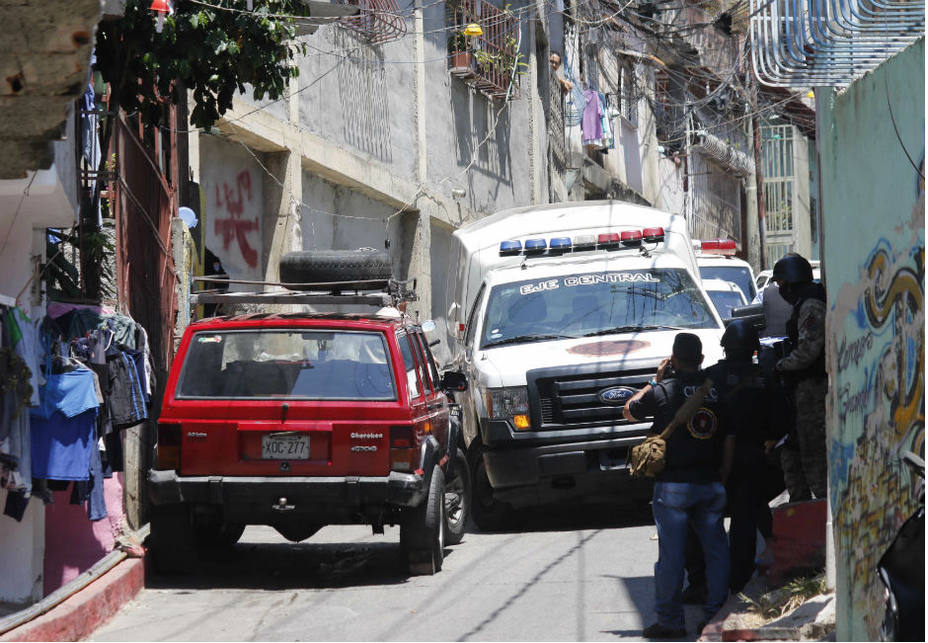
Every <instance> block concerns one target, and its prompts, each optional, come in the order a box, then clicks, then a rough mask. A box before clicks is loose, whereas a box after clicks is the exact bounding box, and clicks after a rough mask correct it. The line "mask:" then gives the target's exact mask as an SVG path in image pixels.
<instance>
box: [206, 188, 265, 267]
mask: <svg viewBox="0 0 928 643" xmlns="http://www.w3.org/2000/svg"><path fill="white" fill-rule="evenodd" d="M246 200H247V201H248V202H251V174H250V173H249V172H248V170H242V171H241V172H239V173H238V174H237V175H236V177H235V186H234V187H232V186H230V185H229V184H228V183H226V182H225V181H223V182H222V190H221V191H220V188H219V184H218V183H217V184H216V204H217V205H218V206H219V207H220V208H221V207H225V210H226V212H228V214H229V216H228V217H226V218H222V219H220V218H217V219H216V220H215V222H214V224H213V230H214V232H215V233H216V234H218V235H222V247H223V249H225V250H228V249H229V246H230V245H231V244H232V240H233V239H235V240H236V241H237V242H238V248H239V250H240V251H241V253H242V257H243V258H244V259H245V263H247V264H248V265H249V266H250V267H252V268H254V267H255V266H257V265H258V251H257V250H255V249H254V248H252V247H251V244H250V243H249V242H248V236H247V235H248V233H249V232H251V231H253V230H258V221H256V220H248V219H243V218H242V214H243V213H244V211H245V201H246Z"/></svg>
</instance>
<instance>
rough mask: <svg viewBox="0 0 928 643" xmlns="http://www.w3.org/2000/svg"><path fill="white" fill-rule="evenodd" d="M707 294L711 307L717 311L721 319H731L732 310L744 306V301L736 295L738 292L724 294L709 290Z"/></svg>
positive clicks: (721, 291) (722, 291)
mask: <svg viewBox="0 0 928 643" xmlns="http://www.w3.org/2000/svg"><path fill="white" fill-rule="evenodd" d="M708 292H709V299H711V300H712V305H714V306H715V309H716V310H717V311H719V315H720V316H721V317H722V319H728V318H730V317H731V309H732V308H735V307H737V306H745V305H746V304H745V303H744V299H743V298H742V297H741V295H740V294H738V291H733V292H725V291H724V290H710V291H708Z"/></svg>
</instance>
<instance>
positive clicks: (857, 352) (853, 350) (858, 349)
mask: <svg viewBox="0 0 928 643" xmlns="http://www.w3.org/2000/svg"><path fill="white" fill-rule="evenodd" d="M871 348H873V333H867V334H866V335H864V336H863V337H859V338H857V339H855V340H854V341H853V342H851V344H850V346H848V343H847V337H845V338H844V339H842V340H841V347H840V348H838V369H839V370H842V371H843V370H844V369H846V368H847V367H848V365H850V364H853V365H854V366H857V364H858V362H860V360H861V358H862V357H863V356H864V355H865V354H866V352H867V351H868V350H870V349H871Z"/></svg>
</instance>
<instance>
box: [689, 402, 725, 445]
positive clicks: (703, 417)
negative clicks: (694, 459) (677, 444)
mask: <svg viewBox="0 0 928 643" xmlns="http://www.w3.org/2000/svg"><path fill="white" fill-rule="evenodd" d="M686 428H687V429H688V430H689V432H690V435H692V436H693V437H694V438H696V439H697V440H708V439H709V438H711V437H712V436H713V435H715V430H716V429H718V428H719V420H718V418H717V417H716V416H715V413H713V412H712V411H710V410H709V409H707V408H706V407H702V408H700V409H699V410H698V411H696V414H695V415H694V416H693V417H691V418H690V421H689V422H687V423H686Z"/></svg>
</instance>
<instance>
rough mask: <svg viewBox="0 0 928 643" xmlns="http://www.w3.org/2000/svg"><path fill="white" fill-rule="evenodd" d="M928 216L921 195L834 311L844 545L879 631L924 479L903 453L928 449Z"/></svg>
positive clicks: (835, 459) (837, 467)
mask: <svg viewBox="0 0 928 643" xmlns="http://www.w3.org/2000/svg"><path fill="white" fill-rule="evenodd" d="M919 192H921V190H919ZM924 217H925V201H924V194H923V193H920V194H919V195H918V196H917V203H916V204H915V206H914V208H913V209H912V212H911V217H910V218H909V220H908V221H907V222H906V224H905V225H902V226H898V227H896V228H895V229H893V230H891V231H890V232H891V233H892V235H891V236H886V237H881V238H880V239H879V240H878V241H877V242H876V243H875V244H874V246H873V249H872V251H871V252H870V254H869V256H867V257H865V258H863V260H862V262H861V264H860V275H859V277H860V280H859V282H858V283H856V284H845V285H844V287H843V288H842V289H841V290H840V292H839V293H838V295H837V297H836V298H835V299H834V304H833V307H832V310H831V313H830V315H831V319H832V324H831V328H832V332H831V333H830V338H829V341H830V342H831V345H830V346H829V347H828V351H827V352H828V357H829V367H830V368H829V372H830V373H832V374H833V375H832V382H833V388H832V391H831V399H830V403H831V417H832V418H835V417H836V418H837V422H838V424H837V428H838V431H837V432H836V433H835V434H834V435H833V440H832V443H831V445H830V460H831V468H830V471H829V475H830V481H829V482H830V489H831V494H832V498H831V501H832V507H833V520H834V531H835V538H836V543H835V544H836V548H837V550H838V551H841V552H848V553H852V554H853V555H850V556H845V557H844V560H843V561H840V562H839V566H843V567H844V569H843V572H844V574H846V576H845V577H844V580H845V582H846V583H847V585H846V586H847V587H848V588H849V590H850V597H849V598H850V607H851V610H852V611H853V612H854V613H855V614H857V615H858V618H860V617H862V619H863V624H864V629H865V630H866V632H867V634H868V635H869V636H870V637H874V636H876V634H877V633H878V632H879V626H880V621H881V617H882V609H883V589H882V585H881V584H880V582H879V579H878V578H877V575H876V572H875V570H876V565H877V561H878V560H879V558H880V556H881V555H882V554H883V552H884V551H885V550H886V548H887V546H888V545H889V543H890V541H891V540H892V537H893V535H894V534H895V532H896V530H897V529H898V527H899V525H901V524H902V522H903V521H904V520H905V519H906V518H907V517H908V515H909V514H910V513H911V512H912V511H914V509H915V506H916V497H915V494H914V489H915V480H914V479H913V477H912V475H911V474H910V473H909V472H908V470H907V469H905V466H904V465H903V464H902V462H901V461H900V459H899V458H900V454H901V453H902V452H903V451H904V450H910V451H914V452H916V453H920V454H923V453H924V448H923V442H924V439H925V410H924V399H925V398H924V395H925V391H924V377H923V373H924V369H925V344H924V323H925V312H924V310H925V309H924V297H925V291H924V279H925V241H924Z"/></svg>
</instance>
